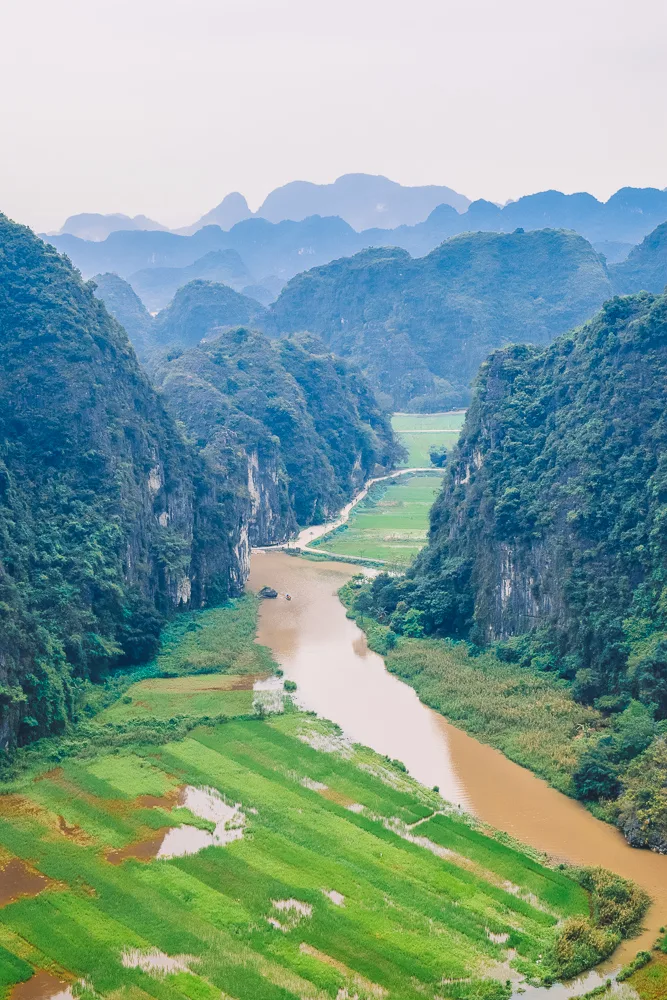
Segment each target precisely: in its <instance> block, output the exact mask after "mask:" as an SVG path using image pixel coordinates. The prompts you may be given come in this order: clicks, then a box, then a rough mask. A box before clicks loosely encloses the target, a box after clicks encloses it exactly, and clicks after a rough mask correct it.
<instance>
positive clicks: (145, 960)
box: [121, 948, 195, 976]
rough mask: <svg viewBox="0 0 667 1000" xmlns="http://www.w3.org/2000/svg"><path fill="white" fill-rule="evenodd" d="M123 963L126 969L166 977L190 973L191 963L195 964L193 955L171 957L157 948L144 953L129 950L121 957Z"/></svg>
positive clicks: (134, 949)
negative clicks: (175, 973)
mask: <svg viewBox="0 0 667 1000" xmlns="http://www.w3.org/2000/svg"><path fill="white" fill-rule="evenodd" d="M121 961H122V963H123V965H124V966H125V968H126V969H141V971H142V972H150V973H153V974H156V973H157V974H158V975H162V976H166V975H168V974H169V973H173V972H189V971H190V968H189V963H190V962H194V961H195V958H194V957H193V956H192V955H174V956H173V957H170V956H169V955H165V953H164V952H163V951H159V950H158V949H157V948H149V949H147V950H144V951H142V950H141V949H139V948H128V949H127V950H126V951H124V952H123V954H122V955H121Z"/></svg>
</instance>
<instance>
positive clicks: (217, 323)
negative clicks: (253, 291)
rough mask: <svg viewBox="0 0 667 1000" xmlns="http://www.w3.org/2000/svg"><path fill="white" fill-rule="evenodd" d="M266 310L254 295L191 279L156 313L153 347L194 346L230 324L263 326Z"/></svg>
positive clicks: (152, 335) (152, 336)
mask: <svg viewBox="0 0 667 1000" xmlns="http://www.w3.org/2000/svg"><path fill="white" fill-rule="evenodd" d="M265 316H266V310H265V309H264V306H262V305H260V304H259V302H257V301H255V299H250V298H248V296H246V295H241V294H240V293H239V292H235V291H234V289H233V288H229V287H228V286H227V285H221V284H218V283H216V282H213V281H201V280H197V281H191V282H189V284H187V285H185V286H184V287H183V288H179V290H178V292H177V293H176V295H175V296H174V298H173V300H172V301H171V302H170V303H169V305H168V306H167V308H166V309H163V310H162V311H161V312H160V313H158V315H157V316H156V317H155V322H154V324H153V330H152V334H151V342H152V346H153V347H159V348H165V347H172V346H174V347H194V345H195V344H198V343H199V341H200V340H202V339H204V338H208V337H210V336H211V334H213V335H215V333H214V331H218V330H219V329H221V328H224V327H229V326H239V325H241V324H243V325H245V324H249V325H251V326H263V325H264V323H265Z"/></svg>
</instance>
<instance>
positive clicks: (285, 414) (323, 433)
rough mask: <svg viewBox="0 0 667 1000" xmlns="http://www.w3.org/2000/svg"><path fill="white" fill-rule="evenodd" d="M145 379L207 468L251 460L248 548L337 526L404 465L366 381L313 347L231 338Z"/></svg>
mask: <svg viewBox="0 0 667 1000" xmlns="http://www.w3.org/2000/svg"><path fill="white" fill-rule="evenodd" d="M150 369H151V372H152V375H153V378H154V380H155V382H156V384H157V385H158V386H159V387H160V388H161V391H162V395H163V398H164V400H165V402H166V404H167V406H168V408H169V409H170V411H171V412H172V414H173V415H174V416H176V417H177V419H178V420H180V421H181V422H182V424H183V425H184V427H185V428H186V432H187V434H188V436H189V437H190V438H191V439H192V440H193V442H194V443H195V444H196V445H197V446H198V447H199V448H200V449H202V451H203V453H204V455H205V456H206V457H207V459H208V461H209V463H212V464H213V465H215V466H217V467H219V468H223V469H224V468H226V467H228V465H229V463H230V462H234V463H236V464H237V465H238V462H239V461H244V459H243V458H239V454H241V455H242V456H247V458H246V459H245V461H247V474H246V476H247V480H248V489H249V492H250V498H251V502H252V505H253V513H252V527H251V539H252V541H254V542H260V543H263V544H266V543H268V542H271V541H277V540H282V539H284V538H285V537H287V536H288V535H289V534H290V533H291V532H292V531H293V530H294V529H295V528H296V525H297V524H300V525H306V524H312V523H319V522H321V521H322V520H324V519H326V518H327V517H331V516H333V515H334V514H335V513H337V511H338V510H339V508H340V507H341V506H342V505H343V504H344V503H345V502H346V501H347V500H349V499H350V498H351V496H352V495H353V494H354V493H355V492H356V491H357V490H358V489H359V488H360V487H361V486H362V485H363V483H364V482H365V481H366V479H367V478H368V477H369V476H370V475H373V474H376V473H378V472H380V473H381V472H382V471H385V470H387V469H389V468H391V467H392V465H393V464H394V462H395V460H396V459H397V458H398V457H400V446H398V444H397V443H396V441H395V439H394V437H393V434H392V431H391V426H390V423H389V419H388V417H387V416H386V415H385V414H384V413H383V412H382V411H381V410H380V409H379V407H378V405H377V403H376V402H375V399H374V397H373V394H372V393H371V391H370V389H369V388H368V386H367V385H366V383H365V381H364V380H363V378H361V376H360V375H359V373H358V372H356V371H355V370H354V368H352V367H350V365H349V364H348V363H347V362H345V361H342V360H340V359H339V358H335V357H334V356H333V355H331V354H330V353H328V352H327V351H326V350H325V349H324V347H323V345H322V344H321V343H320V342H318V341H317V340H316V339H315V338H313V337H307V336H301V337H294V338H283V339H281V340H277V341H271V340H269V338H268V337H266V336H265V335H264V334H262V333H259V332H257V331H254V332H253V331H249V330H247V329H245V328H239V329H235V330H228V331H227V332H225V333H223V334H221V335H220V336H217V337H215V338H214V339H211V340H207V341H206V342H204V343H201V344H199V345H198V346H196V347H192V348H191V349H190V350H187V351H179V350H178V349H172V350H170V351H168V352H166V354H164V355H159V356H158V355H156V356H155V357H154V358H153V360H152V362H151V365H150Z"/></svg>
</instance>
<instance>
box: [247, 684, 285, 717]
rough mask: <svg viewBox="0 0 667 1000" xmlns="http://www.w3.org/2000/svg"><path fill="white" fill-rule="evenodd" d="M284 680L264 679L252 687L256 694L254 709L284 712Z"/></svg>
mask: <svg viewBox="0 0 667 1000" xmlns="http://www.w3.org/2000/svg"><path fill="white" fill-rule="evenodd" d="M283 683H284V682H283V679H282V677H275V676H272V677H262V678H260V679H259V680H256V681H255V683H254V684H253V686H252V689H253V691H254V692H255V697H254V698H253V702H252V707H253V709H254V710H255V711H257V710H258V708H259V707H260V706H261V708H263V709H264V711H265V712H282V710H283V697H284V691H283Z"/></svg>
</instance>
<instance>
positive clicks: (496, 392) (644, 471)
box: [357, 293, 667, 850]
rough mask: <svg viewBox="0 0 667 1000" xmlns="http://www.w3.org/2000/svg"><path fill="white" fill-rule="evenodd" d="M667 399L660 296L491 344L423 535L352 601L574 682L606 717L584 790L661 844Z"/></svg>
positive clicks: (664, 826)
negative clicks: (414, 555) (536, 344)
mask: <svg viewBox="0 0 667 1000" xmlns="http://www.w3.org/2000/svg"><path fill="white" fill-rule="evenodd" d="M666 398H667V297H666V296H654V295H650V294H648V293H642V294H640V295H637V296H634V297H629V298H624V299H620V298H616V299H613V300H612V301H610V302H608V303H607V304H606V305H605V306H604V308H603V309H602V311H601V312H600V313H599V314H598V315H597V316H596V317H595V319H594V320H592V321H591V322H590V323H588V324H586V326H584V327H583V328H581V329H580V330H576V331H574V332H573V333H569V334H567V335H565V336H562V337H560V338H559V339H558V340H557V341H556V342H555V343H554V344H553V345H552V346H551V347H548V348H546V349H543V350H540V349H537V348H529V347H522V346H516V347H512V348H510V349H508V350H506V351H503V352H497V353H496V354H494V355H492V357H491V358H490V359H489V361H488V362H487V363H486V364H485V365H484V366H483V367H482V370H481V373H480V376H479V379H478V382H477V387H476V392H475V397H474V400H473V403H472V406H471V407H470V410H469V411H468V415H467V418H466V423H465V425H464V429H463V432H462V436H461V439H460V443H459V449H458V452H457V454H456V455H455V457H454V458H453V460H452V461H451V463H450V468H449V472H448V474H447V476H446V478H445V485H444V487H443V491H442V493H441V495H440V497H439V498H438V500H437V501H436V504H435V505H434V508H433V511H432V517H431V532H430V540H429V545H428V547H427V548H426V549H425V550H424V551H423V552H422V554H421V555H420V557H419V558H418V560H417V562H416V564H415V566H414V567H413V569H412V571H411V572H410V574H409V577H408V579H405V580H402V581H396V580H391V579H388V578H378V580H376V581H375V583H374V584H373V586H372V587H371V588H366V589H365V590H364V591H363V593H362V595H361V596H360V597H359V598H358V600H359V601H360V604H359V607H358V608H357V611H358V613H362V614H369V613H370V614H374V615H375V616H377V617H379V618H380V620H381V621H383V622H385V623H386V624H388V625H390V626H391V629H392V630H393V631H394V632H395V633H403V634H406V635H416V636H420V635H424V634H427V635H429V634H430V635H441V636H450V637H455V638H465V639H468V640H469V641H471V642H472V643H473V648H474V646H475V645H477V646H479V645H488V644H489V643H495V652H496V655H497V656H498V657H499V658H500V659H502V660H505V661H508V662H513V663H518V664H520V665H522V666H524V667H525V668H526V669H527V670H531V669H532V670H535V669H537V670H541V671H549V672H552V673H553V674H554V675H556V676H557V677H559V678H562V679H563V680H565V681H566V682H567V683H568V684H569V685H571V692H572V695H573V696H574V698H575V699H576V700H578V701H580V702H582V703H583V704H585V705H593V706H595V707H596V708H597V709H598V710H599V711H600V712H601V713H603V715H604V716H605V717H606V718H607V720H608V725H607V726H603V727H602V729H601V730H600V732H599V733H598V734H597V736H596V737H594V738H592V739H591V741H590V744H586V753H585V754H584V755H583V757H582V758H581V760H580V762H579V764H578V768H577V772H576V773H575V774H574V776H573V779H574V785H575V791H576V794H577V795H578V796H579V797H580V798H582V799H584V800H586V801H593V802H595V801H601V802H611V801H616V800H618V803H617V806H615V807H614V808H615V809H616V810H617V812H618V816H619V821H620V823H621V825H622V827H623V829H624V831H625V833H626V836H628V839H630V840H631V842H633V843H636V844H638V845H650V846H654V847H659V848H660V849H665V850H667V768H666V767H665V763H666V757H665V754H666V751H665V743H664V736H665V734H666V733H667V721H666V720H667V530H666V526H667V418H666V416H665V399H666ZM582 746H583V744H582ZM631 762H632V763H631ZM619 796H620V797H619Z"/></svg>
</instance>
